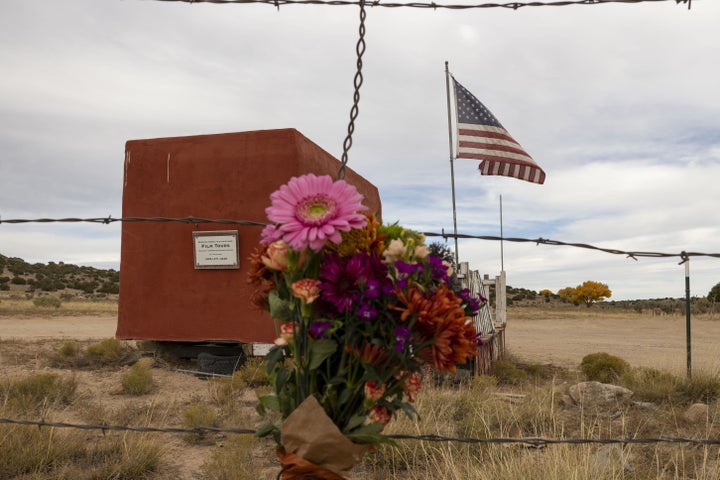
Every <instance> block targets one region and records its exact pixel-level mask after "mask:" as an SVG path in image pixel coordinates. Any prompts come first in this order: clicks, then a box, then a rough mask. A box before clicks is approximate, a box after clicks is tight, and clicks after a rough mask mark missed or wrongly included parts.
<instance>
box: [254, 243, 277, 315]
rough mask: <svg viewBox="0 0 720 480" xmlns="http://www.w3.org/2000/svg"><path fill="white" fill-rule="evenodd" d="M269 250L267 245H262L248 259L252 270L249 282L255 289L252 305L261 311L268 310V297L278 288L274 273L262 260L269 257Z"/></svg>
mask: <svg viewBox="0 0 720 480" xmlns="http://www.w3.org/2000/svg"><path fill="white" fill-rule="evenodd" d="M267 249H268V245H267V244H260V245H259V246H257V247H256V248H255V251H253V253H251V254H250V257H249V258H248V260H249V264H250V268H249V269H248V274H247V282H248V283H249V284H251V285H253V286H254V287H255V288H254V289H253V292H252V293H251V294H250V303H252V304H253V305H254V306H255V307H257V308H258V309H260V310H267V308H268V296H269V295H270V292H271V291H272V290H274V289H275V286H276V285H275V280H274V279H273V276H272V272H271V271H270V269H268V268H267V266H266V265H265V263H264V262H263V260H262V257H264V256H266V255H267Z"/></svg>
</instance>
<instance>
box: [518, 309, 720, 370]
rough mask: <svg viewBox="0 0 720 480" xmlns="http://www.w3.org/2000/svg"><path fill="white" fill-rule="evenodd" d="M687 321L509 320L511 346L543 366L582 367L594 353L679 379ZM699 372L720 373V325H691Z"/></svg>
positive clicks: (684, 362) (705, 322)
mask: <svg viewBox="0 0 720 480" xmlns="http://www.w3.org/2000/svg"><path fill="white" fill-rule="evenodd" d="M685 323H686V322H685V318H684V317H667V316H666V317H639V316H638V317H630V318H603V317H597V318H590V319H573V318H561V319H542V320H525V319H523V320H513V319H512V316H511V317H510V318H509V320H508V325H507V329H506V341H505V345H506V348H507V350H508V351H509V352H510V353H512V354H513V355H515V356H517V357H519V358H521V359H523V360H526V361H529V362H537V363H552V364H554V365H562V366H568V367H577V366H578V365H579V364H580V361H581V360H582V357H583V356H585V355H587V354H588V353H595V352H607V353H610V354H612V355H617V356H619V357H622V358H624V359H625V360H627V361H628V362H629V363H630V365H632V366H646V367H655V368H659V369H662V370H668V371H671V372H673V373H676V374H681V373H685V372H686V370H687V342H686V330H685ZM690 340H691V342H690V349H691V366H692V369H693V371H694V372H695V371H706V372H712V373H716V372H718V371H720V320H714V321H713V320H698V319H692V320H691V337H690Z"/></svg>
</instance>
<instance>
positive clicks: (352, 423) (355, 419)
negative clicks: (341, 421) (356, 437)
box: [345, 415, 366, 431]
mask: <svg viewBox="0 0 720 480" xmlns="http://www.w3.org/2000/svg"><path fill="white" fill-rule="evenodd" d="M365 418H366V417H365V415H353V416H352V417H350V420H348V423H347V426H346V427H345V430H347V431H349V430H352V429H354V428H357V427H359V426H360V425H362V423H363V422H364V421H365Z"/></svg>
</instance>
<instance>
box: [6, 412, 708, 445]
mask: <svg viewBox="0 0 720 480" xmlns="http://www.w3.org/2000/svg"><path fill="white" fill-rule="evenodd" d="M0 424H8V425H25V426H33V427H38V428H43V427H47V428H71V429H76V430H99V431H102V432H103V434H106V433H107V432H113V431H121V432H138V433H170V434H196V435H207V434H209V433H229V434H237V435H255V434H256V432H257V431H256V430H255V429H252V428H222V427H194V428H176V427H142V426H131V425H110V424H103V425H99V424H83V423H66V422H48V421H45V420H24V419H13V418H0ZM387 437H388V438H391V439H393V440H417V441H423V442H445V443H449V442H456V443H470V444H525V445H529V446H532V447H543V446H548V445H560V444H566V445H587V444H595V445H614V444H621V445H623V446H625V445H633V444H635V445H637V444H642V445H648V444H656V443H676V444H677V443H682V444H688V445H720V438H687V437H647V438H642V437H625V438H542V437H518V438H513V437H490V438H477V437H452V436H445V435H436V434H419V435H410V434H388V435H387Z"/></svg>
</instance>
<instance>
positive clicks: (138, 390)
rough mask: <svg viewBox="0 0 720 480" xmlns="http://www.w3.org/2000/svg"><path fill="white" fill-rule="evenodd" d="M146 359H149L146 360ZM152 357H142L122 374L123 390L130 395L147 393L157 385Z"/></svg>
mask: <svg viewBox="0 0 720 480" xmlns="http://www.w3.org/2000/svg"><path fill="white" fill-rule="evenodd" d="M146 360H149V362H148V361H146ZM151 367H152V359H141V360H140V361H139V362H137V363H136V364H135V365H133V366H132V367H130V369H129V370H128V371H127V372H125V373H124V374H123V375H122V378H121V379H120V381H121V383H122V388H123V392H125V393H128V394H130V395H145V394H146V393H150V391H151V390H152V389H153V387H154V386H155V380H153V375H152V370H151Z"/></svg>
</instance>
